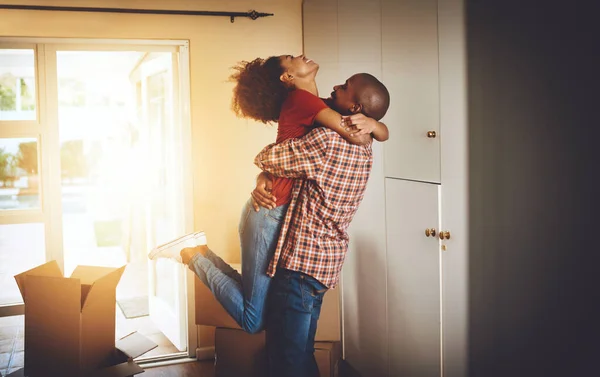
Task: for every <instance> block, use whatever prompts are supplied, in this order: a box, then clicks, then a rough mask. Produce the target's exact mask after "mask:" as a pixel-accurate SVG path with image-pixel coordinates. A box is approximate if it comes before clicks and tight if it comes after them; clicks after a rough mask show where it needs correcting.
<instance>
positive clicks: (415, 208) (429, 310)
mask: <svg viewBox="0 0 600 377" xmlns="http://www.w3.org/2000/svg"><path fill="white" fill-rule="evenodd" d="M438 188H439V186H438V185H435V184H429V183H421V182H412V181H405V180H399V179H386V223H387V225H386V233H387V282H388V290H387V302H388V315H387V318H388V319H387V321H388V336H389V360H390V373H389V375H390V376H396V377H403V376H406V377H409V376H410V377H436V376H439V375H440V363H441V362H440V349H441V346H440V251H439V250H440V248H439V238H438V237H437V233H436V236H435V237H432V236H429V237H428V236H426V235H425V229H427V228H435V230H436V232H437V231H438V230H439V229H438V222H439V220H438Z"/></svg>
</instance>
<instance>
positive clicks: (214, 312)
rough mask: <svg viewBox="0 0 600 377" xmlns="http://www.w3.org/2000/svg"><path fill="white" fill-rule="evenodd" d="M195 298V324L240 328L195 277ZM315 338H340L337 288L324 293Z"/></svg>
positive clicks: (236, 265)
mask: <svg viewBox="0 0 600 377" xmlns="http://www.w3.org/2000/svg"><path fill="white" fill-rule="evenodd" d="M231 266H232V267H233V268H235V269H236V270H237V271H241V268H240V265H239V264H232V265H231ZM195 298H196V324H197V325H202V326H214V327H223V328H229V329H240V326H238V324H237V323H236V322H235V321H234V320H233V318H231V316H230V315H229V314H228V313H227V312H226V311H225V309H223V306H222V305H221V304H220V303H219V302H218V301H217V300H216V299H215V297H214V295H213V294H212V292H211V291H210V289H208V288H207V287H206V286H205V285H204V284H203V283H202V282H201V281H200V279H198V278H197V277H196V284H195ZM315 339H316V340H317V341H338V340H341V323H340V296H339V289H330V290H329V291H327V293H325V297H324V298H323V306H322V308H321V314H320V316H319V324H318V326H317V333H316V334H315Z"/></svg>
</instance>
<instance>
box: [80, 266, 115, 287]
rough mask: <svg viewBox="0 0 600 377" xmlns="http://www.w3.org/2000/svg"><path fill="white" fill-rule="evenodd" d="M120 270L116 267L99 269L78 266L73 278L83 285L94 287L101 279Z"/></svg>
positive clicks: (97, 267)
mask: <svg viewBox="0 0 600 377" xmlns="http://www.w3.org/2000/svg"><path fill="white" fill-rule="evenodd" d="M117 269H118V268H114V267H99V266H77V267H75V270H73V273H72V274H71V278H74V279H79V280H81V284H87V285H92V284H94V283H95V282H96V280H99V279H100V278H102V277H104V276H106V275H108V274H110V273H111V272H113V271H116V270H117Z"/></svg>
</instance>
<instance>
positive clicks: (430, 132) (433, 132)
mask: <svg viewBox="0 0 600 377" xmlns="http://www.w3.org/2000/svg"><path fill="white" fill-rule="evenodd" d="M436 136H437V134H436V132H435V131H427V137H428V138H430V139H433V138H435V137H436Z"/></svg>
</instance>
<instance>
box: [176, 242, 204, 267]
mask: <svg viewBox="0 0 600 377" xmlns="http://www.w3.org/2000/svg"><path fill="white" fill-rule="evenodd" d="M207 253H208V246H206V245H200V246H196V247H186V248H184V249H182V250H181V252H180V255H181V261H182V262H183V263H184V264H189V263H190V261H191V260H192V258H193V257H194V255H196V254H200V255H202V256H203V257H206V254H207Z"/></svg>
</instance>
